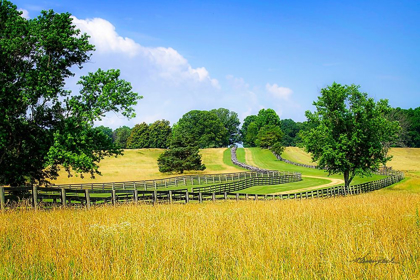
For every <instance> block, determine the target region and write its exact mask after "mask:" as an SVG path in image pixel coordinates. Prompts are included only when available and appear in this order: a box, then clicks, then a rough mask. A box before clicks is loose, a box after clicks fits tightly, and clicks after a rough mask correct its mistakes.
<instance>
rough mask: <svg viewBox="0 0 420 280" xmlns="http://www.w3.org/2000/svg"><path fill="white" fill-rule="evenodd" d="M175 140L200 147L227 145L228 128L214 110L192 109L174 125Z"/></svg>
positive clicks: (185, 144)
mask: <svg viewBox="0 0 420 280" xmlns="http://www.w3.org/2000/svg"><path fill="white" fill-rule="evenodd" d="M173 138H174V139H173V141H181V142H184V143H183V145H184V146H195V145H198V147H199V148H201V149H204V148H219V147H226V146H227V145H228V143H229V139H228V130H227V129H226V128H225V127H224V125H223V123H222V122H221V120H220V119H219V118H218V117H217V115H216V114H215V113H213V112H208V111H199V110H192V111H190V112H188V113H186V114H184V115H183V116H182V118H181V119H180V120H179V121H178V123H177V124H176V125H174V127H173Z"/></svg>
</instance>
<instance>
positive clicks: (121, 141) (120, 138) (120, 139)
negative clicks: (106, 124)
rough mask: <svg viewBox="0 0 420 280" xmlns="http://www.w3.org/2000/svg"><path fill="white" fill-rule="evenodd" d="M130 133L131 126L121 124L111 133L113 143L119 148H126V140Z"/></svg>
mask: <svg viewBox="0 0 420 280" xmlns="http://www.w3.org/2000/svg"><path fill="white" fill-rule="evenodd" d="M130 135H131V128H129V127H128V126H121V127H119V128H117V129H116V130H114V132H113V133H112V139H113V140H114V143H115V145H117V146H118V147H119V148H121V149H125V148H127V140H128V137H130Z"/></svg>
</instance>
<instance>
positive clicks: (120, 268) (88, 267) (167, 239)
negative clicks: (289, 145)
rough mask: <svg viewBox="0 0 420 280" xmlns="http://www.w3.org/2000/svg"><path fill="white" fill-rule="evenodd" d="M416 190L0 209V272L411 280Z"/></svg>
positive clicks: (418, 228)
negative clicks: (276, 198) (81, 207)
mask: <svg viewBox="0 0 420 280" xmlns="http://www.w3.org/2000/svg"><path fill="white" fill-rule="evenodd" d="M419 208H420V194H419V193H414V192H410V191H401V190H399V189H397V190H396V189H394V188H389V189H387V190H386V191H385V190H384V191H379V192H374V193H370V194H364V195H358V196H353V197H345V198H336V199H314V200H302V201H256V202H255V201H244V202H231V203H230V202H222V203H204V204H187V205H157V206H150V205H139V206H133V205H123V206H119V207H115V208H114V207H110V206H109V207H100V208H96V209H93V210H91V211H85V210H74V209H67V210H66V209H64V210H52V211H38V212H35V211H21V212H19V211H11V212H8V213H5V214H1V215H0V252H1V258H0V279H416V278H418V275H420V270H419V267H420V217H419Z"/></svg>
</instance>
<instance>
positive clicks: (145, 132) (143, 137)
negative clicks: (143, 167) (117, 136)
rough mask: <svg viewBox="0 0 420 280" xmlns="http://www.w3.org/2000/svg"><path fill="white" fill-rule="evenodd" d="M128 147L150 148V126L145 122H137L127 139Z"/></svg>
mask: <svg viewBox="0 0 420 280" xmlns="http://www.w3.org/2000/svg"><path fill="white" fill-rule="evenodd" d="M127 148H128V149H143V148H149V126H148V125H147V124H146V123H145V122H143V123H141V124H136V125H135V126H134V127H133V129H132V130H131V134H130V137H128V139H127Z"/></svg>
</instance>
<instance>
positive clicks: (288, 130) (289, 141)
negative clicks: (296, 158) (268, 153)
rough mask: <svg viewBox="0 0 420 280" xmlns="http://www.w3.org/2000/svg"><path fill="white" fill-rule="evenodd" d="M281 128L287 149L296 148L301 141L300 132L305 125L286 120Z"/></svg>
mask: <svg viewBox="0 0 420 280" xmlns="http://www.w3.org/2000/svg"><path fill="white" fill-rule="evenodd" d="M280 128H281V131H282V132H283V133H284V137H283V140H282V143H283V145H284V146H286V147H295V146H297V145H298V143H299V142H300V141H301V139H300V136H299V132H300V131H301V130H303V129H304V128H305V124H304V123H300V122H295V121H293V120H291V119H284V120H281V121H280Z"/></svg>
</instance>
